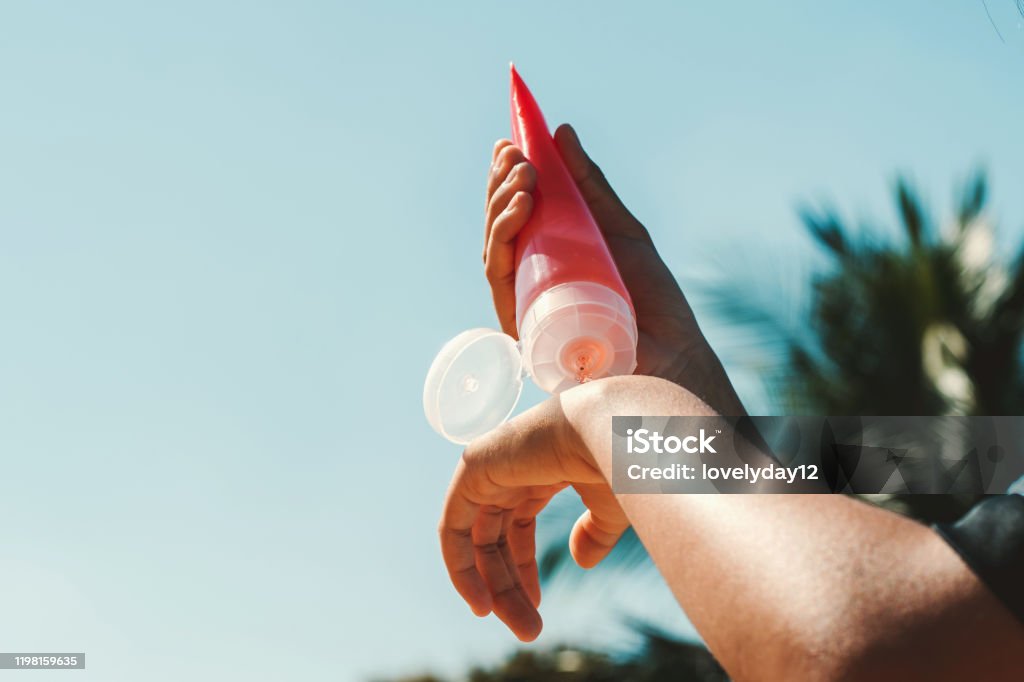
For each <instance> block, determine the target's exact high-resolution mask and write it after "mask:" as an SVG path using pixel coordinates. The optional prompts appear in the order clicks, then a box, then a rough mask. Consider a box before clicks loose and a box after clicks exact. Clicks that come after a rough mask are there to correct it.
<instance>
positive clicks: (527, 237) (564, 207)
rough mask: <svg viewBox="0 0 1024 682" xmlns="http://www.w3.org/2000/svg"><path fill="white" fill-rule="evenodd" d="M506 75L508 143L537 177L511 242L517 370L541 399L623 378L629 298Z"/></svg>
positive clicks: (537, 119)
mask: <svg viewBox="0 0 1024 682" xmlns="http://www.w3.org/2000/svg"><path fill="white" fill-rule="evenodd" d="M511 71H512V91H511V103H512V140H513V141H514V142H515V143H516V145H518V146H519V147H520V148H521V149H522V150H523V153H524V154H525V155H526V158H527V159H528V160H529V161H530V163H531V164H533V166H534V168H535V169H536V171H537V185H536V190H535V191H534V194H533V199H534V204H533V213H532V215H531V217H530V220H529V222H528V223H527V224H526V226H525V227H524V228H523V230H522V231H521V232H520V233H519V235H518V237H517V238H516V261H515V262H516V284H515V289H516V322H517V327H518V329H519V337H520V339H521V341H522V349H523V356H524V364H525V366H526V369H527V371H528V372H529V373H530V375H531V376H532V377H533V380H534V382H535V383H537V385H538V386H540V387H541V388H543V389H544V390H546V391H548V392H549V393H558V392H559V391H561V390H564V389H566V388H568V387H570V386H573V385H574V384H577V383H581V382H584V381H588V380H590V379H597V378H600V377H602V376H608V375H619V374H631V373H632V372H633V370H634V369H635V368H636V334H637V333H636V322H635V319H634V314H633V305H632V302H631V301H630V298H629V292H628V291H627V290H626V286H625V285H624V284H623V283H622V277H620V276H619V271H618V269H617V268H616V267H615V261H614V260H613V259H612V255H611V253H610V252H609V251H608V245H607V243H606V242H605V240H604V237H603V235H602V234H601V230H600V229H599V228H598V226H597V223H596V222H595V221H594V218H593V216H592V215H591V213H590V210H589V209H588V208H587V204H586V201H584V199H583V196H582V195H581V194H580V191H579V188H578V187H577V186H576V182H575V181H574V180H573V178H572V176H571V175H570V173H569V170H568V169H567V168H566V167H565V164H564V163H563V162H562V157H561V155H560V154H559V152H558V148H557V147H556V146H555V141H554V139H553V138H552V136H551V133H550V132H549V130H548V126H547V123H545V121H544V115H543V114H542V113H541V110H540V107H539V106H538V105H537V101H536V100H535V99H534V97H533V94H532V93H531V92H530V90H529V88H527V87H526V83H524V82H523V79H522V78H521V77H520V76H519V73H518V72H517V71H516V68H515V66H514V65H513V66H512V67H511Z"/></svg>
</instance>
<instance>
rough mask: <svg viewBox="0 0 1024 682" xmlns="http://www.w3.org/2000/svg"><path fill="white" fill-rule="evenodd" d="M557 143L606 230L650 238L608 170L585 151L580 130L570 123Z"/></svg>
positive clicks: (557, 135)
mask: <svg viewBox="0 0 1024 682" xmlns="http://www.w3.org/2000/svg"><path fill="white" fill-rule="evenodd" d="M554 137H555V145H556V146H557V147H558V151H559V153H560V154H561V156H562V161H563V162H564V163H565V166H566V168H568V170H569V174H570V175H571V176H572V179H573V180H575V181H576V186H577V187H578V188H579V190H580V194H582V195H583V199H584V201H586V202H587V207H588V208H590V212H591V213H593V215H594V218H595V219H596V220H597V224H598V226H599V227H600V228H601V230H602V231H604V232H606V233H612V234H621V235H623V236H628V237H632V238H635V239H644V240H647V241H649V240H650V236H649V235H648V234H647V230H646V229H645V228H644V226H643V225H641V224H640V222H639V221H638V220H637V219H636V218H634V217H633V215H632V214H631V213H630V212H629V209H627V208H626V206H625V205H624V204H623V203H622V201H621V200H620V199H619V197H618V195H617V194H615V190H613V189H612V186H611V185H610V184H609V183H608V180H607V179H606V178H605V176H604V173H603V172H601V169H600V168H599V167H598V165H597V164H596V163H594V161H593V160H592V159H591V158H590V156H588V155H587V152H586V151H584V149H583V145H582V144H581V143H580V139H579V137H578V136H577V135H576V131H575V130H574V129H573V127H572V126H571V125H569V124H568V123H563V124H562V125H560V126H559V127H558V129H557V130H555V135H554Z"/></svg>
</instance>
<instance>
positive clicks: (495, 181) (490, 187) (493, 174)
mask: <svg viewBox="0 0 1024 682" xmlns="http://www.w3.org/2000/svg"><path fill="white" fill-rule="evenodd" d="M512 146H514V144H513V143H512V140H498V141H497V142H495V143H494V151H492V152H491V168H490V171H489V172H488V173H487V200H488V201H489V200H490V198H491V194H493V193H494V190H495V189H497V188H498V185H500V184H501V182H502V181H503V180H504V179H505V176H506V175H507V174H508V171H509V168H511V167H512V166H514V165H515V164H516V163H518V162H513V163H511V164H509V165H508V166H506V167H505V169H504V171H502V170H501V166H502V164H500V163H499V162H498V157H499V156H500V155H501V152H502V151H504V150H505V148H506V147H512ZM524 158H525V157H524ZM485 203H486V202H485Z"/></svg>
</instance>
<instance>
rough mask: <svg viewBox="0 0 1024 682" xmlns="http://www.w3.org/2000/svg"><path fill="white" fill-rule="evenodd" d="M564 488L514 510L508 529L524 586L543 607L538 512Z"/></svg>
mask: <svg viewBox="0 0 1024 682" xmlns="http://www.w3.org/2000/svg"><path fill="white" fill-rule="evenodd" d="M560 489H561V486H558V487H557V488H554V489H550V490H546V491H544V492H542V493H541V494H540V496H538V497H532V498H530V499H528V500H526V501H525V502H523V503H522V504H520V505H519V506H518V507H516V508H515V510H514V511H513V512H512V514H511V517H512V520H511V524H510V525H509V529H508V546H509V550H510V551H511V552H512V560H513V561H514V562H515V565H516V569H517V570H518V571H519V579H520V580H521V581H522V583H523V589H525V590H526V594H527V596H529V598H530V602H531V603H532V604H533V605H534V607H537V606H540V598H541V593H540V571H539V569H538V567H537V515H538V514H539V513H540V512H541V511H542V510H543V509H544V507H545V506H547V504H548V502H549V501H551V498H552V497H553V496H554V495H555V493H556V492H557V491H558V490H560Z"/></svg>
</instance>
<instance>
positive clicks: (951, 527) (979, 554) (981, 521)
mask: <svg viewBox="0 0 1024 682" xmlns="http://www.w3.org/2000/svg"><path fill="white" fill-rule="evenodd" d="M935 530H937V531H938V533H939V535H941V536H942V537H943V538H944V539H945V540H946V542H948V543H949V544H950V545H951V546H952V547H953V549H955V550H956V551H957V552H958V553H959V554H960V556H961V557H963V559H964V561H965V562H966V563H967V565H968V566H970V567H971V570H973V571H974V572H975V573H976V574H977V576H978V577H979V578H980V579H981V581H982V582H983V583H985V585H987V586H988V588H989V589H990V590H991V591H992V593H993V594H995V595H996V597H998V598H999V600H1000V601H1002V602H1003V604H1005V605H1006V607H1007V608H1008V609H1010V611H1012V612H1013V614H1014V615H1015V616H1017V618H1018V619H1019V620H1020V621H1021V622H1022V623H1024V496H1022V495H997V496H994V497H990V498H988V499H986V500H984V501H983V502H980V503H978V504H976V505H975V506H974V507H973V508H972V509H971V510H970V511H969V512H967V514H965V515H964V517H963V518H962V519H960V520H959V521H957V522H956V523H951V524H945V523H943V524H936V526H935Z"/></svg>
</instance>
